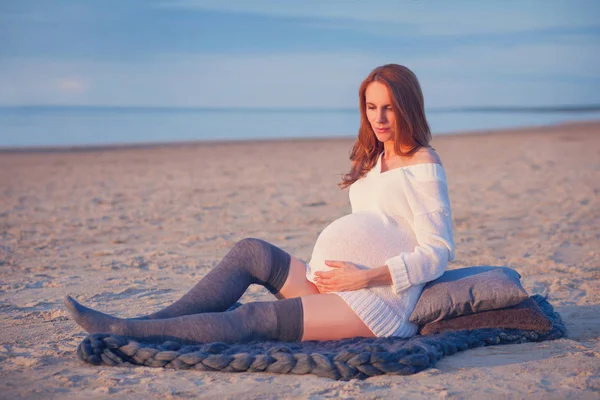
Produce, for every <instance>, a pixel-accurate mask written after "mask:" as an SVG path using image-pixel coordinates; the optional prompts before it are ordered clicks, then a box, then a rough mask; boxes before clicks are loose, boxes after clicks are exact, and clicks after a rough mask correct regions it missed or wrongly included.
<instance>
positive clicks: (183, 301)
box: [136, 238, 291, 320]
mask: <svg viewBox="0 0 600 400" xmlns="http://www.w3.org/2000/svg"><path fill="white" fill-rule="evenodd" d="M290 261H291V256H290V255H289V254H288V253H286V252H285V251H283V250H281V249H280V248H278V247H276V246H273V245H272V244H270V243H267V242H265V241H263V240H260V239H252V238H247V239H243V240H241V241H239V242H238V243H236V244H235V245H234V246H233V248H232V249H231V250H230V251H229V253H227V255H226V256H225V258H223V260H221V262H220V263H219V264H218V265H217V266H215V267H214V268H213V269H212V270H211V271H210V272H209V273H208V274H206V276H204V278H202V279H201V280H200V282H198V283H197V284H196V286H194V287H193V288H192V289H191V290H190V291H189V292H187V293H186V294H185V295H183V297H181V298H180V299H179V300H177V301H176V302H175V303H173V304H171V305H170V306H168V307H166V308H165V309H163V310H160V311H158V312H155V313H153V314H150V315H147V316H145V317H140V318H136V319H142V320H144V319H162V318H173V317H180V316H183V315H189V314H199V313H205V312H221V311H225V310H227V309H228V308H229V307H231V306H232V305H233V304H234V303H235V302H236V301H238V300H239V299H240V297H242V295H243V294H244V292H245V291H246V289H247V288H248V286H250V285H251V284H253V283H256V284H259V285H263V286H264V287H266V288H267V289H268V290H269V291H270V292H271V293H273V294H275V295H276V297H277V298H283V297H282V296H281V295H280V294H279V290H280V289H281V287H282V286H283V284H284V283H285V281H286V279H287V277H288V273H289V270H290Z"/></svg>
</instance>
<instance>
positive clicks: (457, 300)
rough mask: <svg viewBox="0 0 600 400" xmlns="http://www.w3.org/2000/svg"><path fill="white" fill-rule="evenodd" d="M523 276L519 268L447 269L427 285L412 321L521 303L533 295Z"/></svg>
mask: <svg viewBox="0 0 600 400" xmlns="http://www.w3.org/2000/svg"><path fill="white" fill-rule="evenodd" d="M519 278H521V275H519V273H518V272H517V271H515V270H513V269H510V268H507V267H491V266H478V267H467V268H459V269H454V270H451V271H446V272H445V273H444V274H443V275H442V276H441V277H440V278H438V279H436V280H435V281H432V282H429V283H428V284H427V285H425V287H424V288H423V292H422V293H421V297H420V298H419V301H418V302H417V305H416V307H415V309H414V311H413V313H412V314H411V316H410V321H411V322H413V323H415V324H418V325H424V324H428V323H430V322H435V321H441V320H443V319H448V318H454V317H459V316H462V315H470V314H474V313H477V312H480V311H488V310H496V309H499V308H505V307H511V306H514V305H517V304H519V303H521V302H522V301H523V300H525V299H527V298H528V297H529V296H528V295H527V292H526V291H525V289H523V286H521V281H520V280H519Z"/></svg>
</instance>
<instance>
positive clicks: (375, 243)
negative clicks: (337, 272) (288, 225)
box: [307, 155, 454, 337]
mask: <svg viewBox="0 0 600 400" xmlns="http://www.w3.org/2000/svg"><path fill="white" fill-rule="evenodd" d="M381 157H382V155H380V156H379V158H378V160H377V164H376V165H375V166H374V167H373V168H372V169H371V170H370V171H369V172H368V173H367V174H366V175H365V176H364V177H362V178H361V179H359V180H358V181H356V182H355V183H354V184H352V185H351V186H350V194H349V195H350V203H351V206H352V214H350V215H348V216H345V217H342V218H340V219H339V220H336V221H334V222H333V223H332V224H330V225H329V226H328V227H327V228H325V229H324V230H323V231H322V232H321V235H320V236H319V238H318V239H317V242H316V243H315V248H314V250H313V254H312V257H311V261H310V262H309V264H308V268H307V279H308V280H310V281H312V282H314V272H316V271H327V270H330V268H329V267H328V266H326V265H325V264H324V261H325V260H339V261H351V262H354V263H355V264H357V265H359V267H361V268H375V267H380V266H382V265H387V267H388V268H389V271H390V275H391V277H392V284H391V285H383V286H374V287H369V288H366V289H360V290H355V291H348V292H335V293H336V294H337V295H339V296H340V297H341V298H342V299H344V300H345V301H346V302H347V303H348V305H349V306H350V307H351V308H352V309H353V310H354V311H355V312H356V314H357V315H358V316H359V318H361V320H362V321H363V322H364V323H365V324H366V325H367V326H368V327H369V329H370V330H371V331H372V332H373V333H374V334H375V336H377V337H387V336H399V337H410V336H412V335H414V334H416V332H417V328H418V327H417V326H416V325H415V324H413V323H411V322H410V321H409V317H410V314H411V313H412V311H413V310H414V307H415V305H416V303H417V301H418V299H419V296H420V294H421V291H422V289H423V286H424V285H425V284H426V283H427V282H429V281H432V280H434V279H436V278H438V277H439V276H441V275H442V274H443V272H444V271H445V269H446V266H447V265H448V262H449V261H451V260H453V258H454V240H453V235H452V216H451V213H450V200H449V197H448V186H447V183H446V173H445V171H444V168H443V167H442V165H440V164H435V163H425V164H415V165H410V166H406V167H400V168H395V169H392V170H389V171H385V172H381Z"/></svg>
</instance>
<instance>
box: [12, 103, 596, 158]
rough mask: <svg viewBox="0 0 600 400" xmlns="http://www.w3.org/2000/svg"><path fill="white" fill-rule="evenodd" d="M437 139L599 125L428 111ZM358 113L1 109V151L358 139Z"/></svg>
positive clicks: (570, 115) (567, 116)
mask: <svg viewBox="0 0 600 400" xmlns="http://www.w3.org/2000/svg"><path fill="white" fill-rule="evenodd" d="M427 118H428V121H429V124H430V126H431V129H432V132H433V134H434V135H440V134H451V133H456V132H468V131H477V130H493V129H500V128H511V127H523V126H537V125H549V124H555V123H560V122H565V121H585V120H600V111H598V110H594V111H590V112H526V111H523V112H498V111H493V112H491V111H460V110H457V111H429V112H427ZM359 121H360V117H359V113H358V110H306V109H299V110H267V109H262V110H240V109H230V110H227V109H223V110H211V109H172V108H171V109H151V108H110V107H4V108H0V147H4V148H6V147H8V148H13V147H17V148H20V147H55V146H90V145H114V144H138V143H161V142H183V141H207V140H208V141H211V140H239V139H246V140H247V139H277V138H317V137H353V136H355V135H356V133H357V130H358V125H359Z"/></svg>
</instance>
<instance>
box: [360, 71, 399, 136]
mask: <svg viewBox="0 0 600 400" xmlns="http://www.w3.org/2000/svg"><path fill="white" fill-rule="evenodd" d="M365 97H366V99H365V100H366V110H367V119H368V120H369V123H370V124H371V128H372V129H373V132H375V136H377V140H379V141H380V142H388V141H393V140H394V138H395V130H396V114H395V113H394V108H393V106H392V98H391V96H390V93H389V91H388V88H387V86H385V85H384V84H383V83H380V82H371V83H370V84H369V85H368V86H367V90H366V91H365Z"/></svg>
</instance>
